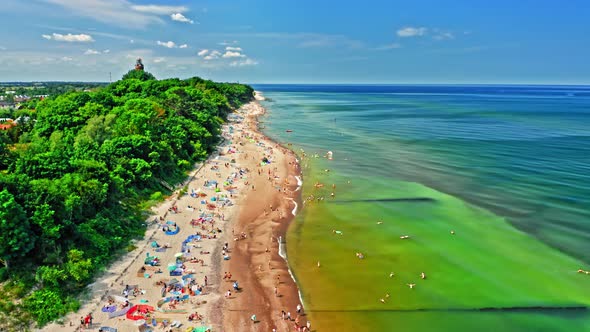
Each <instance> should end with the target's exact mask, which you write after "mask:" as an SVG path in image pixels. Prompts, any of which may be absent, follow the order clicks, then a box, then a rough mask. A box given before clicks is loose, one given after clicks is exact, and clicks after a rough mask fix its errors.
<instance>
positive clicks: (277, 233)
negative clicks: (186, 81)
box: [42, 95, 300, 331]
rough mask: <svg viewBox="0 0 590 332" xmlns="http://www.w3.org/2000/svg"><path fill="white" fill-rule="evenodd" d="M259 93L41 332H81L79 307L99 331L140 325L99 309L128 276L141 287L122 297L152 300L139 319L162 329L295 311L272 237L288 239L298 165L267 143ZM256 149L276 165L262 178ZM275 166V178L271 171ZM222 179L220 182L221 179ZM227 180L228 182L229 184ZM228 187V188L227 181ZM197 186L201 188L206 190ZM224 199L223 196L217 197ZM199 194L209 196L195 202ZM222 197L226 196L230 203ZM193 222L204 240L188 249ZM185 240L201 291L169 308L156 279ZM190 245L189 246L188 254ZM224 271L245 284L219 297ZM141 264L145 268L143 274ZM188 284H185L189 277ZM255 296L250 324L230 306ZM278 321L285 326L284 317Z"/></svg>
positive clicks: (268, 321)
mask: <svg viewBox="0 0 590 332" xmlns="http://www.w3.org/2000/svg"><path fill="white" fill-rule="evenodd" d="M256 99H257V100H255V101H252V102H250V103H248V104H246V105H244V106H242V107H241V108H240V109H239V110H237V111H235V112H234V113H233V116H231V117H230V120H229V121H228V123H227V124H226V125H224V129H223V131H222V136H223V137H224V140H222V142H221V143H220V144H219V146H218V152H217V153H214V154H212V155H211V156H210V157H209V158H208V159H207V160H206V161H205V162H203V163H202V164H200V165H197V167H195V169H194V170H193V171H192V172H191V173H190V174H189V176H188V178H187V181H185V183H183V184H182V185H181V186H179V188H177V189H176V190H175V191H174V193H173V194H172V195H171V196H170V197H169V198H168V199H167V200H166V201H165V202H163V203H161V204H159V205H158V206H155V207H153V208H152V211H153V213H154V215H155V216H156V217H155V218H154V217H151V218H150V219H149V220H147V222H150V221H152V219H153V222H152V223H150V224H151V225H150V226H148V228H147V229H146V233H145V237H144V238H143V239H141V240H138V241H134V245H135V246H136V247H137V249H135V250H134V251H132V252H130V253H128V254H126V255H124V256H123V257H121V258H120V259H118V260H117V261H116V262H114V263H112V264H111V265H110V267H109V268H108V269H107V271H106V272H105V273H103V275H101V276H99V277H98V278H97V279H96V280H95V281H94V282H93V283H92V284H91V285H89V292H88V295H87V296H88V299H86V300H83V303H82V306H81V308H80V310H78V312H75V313H70V314H68V315H67V316H66V317H64V318H62V319H61V320H60V322H61V323H62V324H59V323H52V324H49V325H48V326H46V327H44V328H43V329H42V331H80V330H81V326H80V319H81V318H82V317H81V316H86V315H88V314H89V313H91V314H92V316H93V324H92V326H90V328H85V329H84V330H88V329H89V330H98V329H99V327H102V326H109V327H113V328H117V330H118V331H138V330H140V328H141V324H137V321H133V320H129V319H126V318H125V316H124V315H123V316H120V317H114V318H110V319H109V318H108V317H109V315H108V313H107V312H104V309H105V307H106V306H107V305H108V303H107V300H108V299H113V298H121V295H122V289H123V288H126V287H127V286H126V285H132V286H137V289H138V293H137V296H133V297H132V296H131V295H129V297H128V299H129V301H130V302H131V303H132V304H140V303H142V304H146V305H150V306H152V307H154V309H155V311H154V312H153V313H152V314H151V315H150V317H146V319H145V321H146V323H147V324H150V323H151V321H152V319H155V320H154V322H155V323H157V326H158V327H157V328H161V323H162V322H163V321H166V322H167V323H168V324H170V323H171V322H179V323H180V324H181V325H180V327H177V328H174V329H173V331H185V330H187V328H188V327H192V326H194V327H197V326H199V327H210V328H211V329H212V331H219V330H231V331H240V330H244V331H249V330H260V329H266V330H271V328H270V326H280V325H281V322H279V321H278V320H277V318H279V317H278V315H274V313H275V312H276V311H277V310H278V311H279V312H280V310H281V309H280V308H285V310H286V308H289V309H290V311H292V312H294V311H295V306H296V305H297V304H298V303H299V294H298V288H297V285H296V284H295V282H294V280H292V279H291V278H290V277H289V271H288V264H287V262H286V261H285V260H284V259H283V258H282V257H281V256H280V255H279V253H278V247H279V246H278V245H277V242H276V241H277V239H278V238H279V237H282V238H283V239H284V238H285V233H286V230H287V228H288V225H289V223H290V221H291V220H292V219H293V218H294V215H293V214H292V213H291V212H292V211H294V206H295V204H298V203H297V201H298V200H299V199H300V198H299V197H298V196H299V195H300V192H297V191H296V188H298V186H299V184H300V174H299V171H300V170H299V167H298V164H297V160H296V157H295V155H294V153H293V152H292V151H290V150H288V149H286V148H284V147H282V146H280V145H278V144H277V143H276V142H273V141H272V140H270V138H268V137H266V136H264V135H263V134H261V133H260V131H259V130H258V117H259V116H261V115H263V114H264V112H265V109H264V108H263V107H262V106H261V105H260V103H259V101H260V100H261V99H262V98H261V97H260V96H259V95H257V98H256ZM262 156H268V161H269V163H268V164H266V165H265V166H266V168H264V172H266V171H267V170H268V171H270V168H271V167H274V168H273V170H272V172H270V173H268V178H267V177H266V173H264V174H262V175H261V174H260V173H259V174H258V177H256V174H257V168H259V169H262V168H263V166H261V159H262V158H263V157H262ZM238 174H239V175H238ZM271 174H272V179H270V180H269V178H270V177H271ZM295 176H298V177H299V178H298V179H297V178H295ZM213 179H214V180H213ZM223 179H226V181H225V182H223ZM209 181H213V182H215V188H213V187H210V188H207V187H206V186H204V185H205V184H207V183H209ZM227 181H230V184H229V186H228V182H227ZM201 182H203V183H201ZM211 183H212V182H211ZM221 183H223V184H224V185H223V186H220V187H223V189H222V190H219V188H217V187H218V184H221ZM277 183H278V184H279V185H281V184H282V188H281V189H278V190H277V191H276V192H275V191H274V189H275V188H276V185H277ZM252 186H254V187H252ZM183 187H185V188H187V189H188V192H187V193H185V194H183V195H180V192H181V190H182V188H183ZM228 187H229V188H231V189H230V190H227V189H228ZM253 188H256V189H253ZM195 193H197V194H195ZM200 195H206V197H205V196H204V197H201V196H200ZM230 196H231V198H230ZM213 197H217V200H216V201H213ZM220 198H221V200H223V204H220ZM199 200H201V201H200V202H199ZM205 200H206V202H207V204H204V205H199V203H201V204H203V202H205ZM209 200H211V201H209ZM226 202H231V203H230V204H226ZM293 203H295V204H293ZM271 205H274V207H273V208H272V209H273V210H274V211H270V210H271V208H270V206H271ZM267 206H268V208H267ZM207 208H209V209H210V210H208V209H207ZM261 209H262V210H261ZM266 209H268V211H266ZM197 210H198V211H197ZM267 213H268V214H267ZM203 215H207V216H209V215H210V216H211V217H210V218H209V219H207V220H209V221H208V222H207V224H205V222H202V223H201V224H198V225H197V224H196V220H197V218H199V216H203ZM199 219H202V218H199ZM168 223H169V224H170V225H172V223H174V225H178V227H179V228H178V233H179V234H176V235H174V236H167V235H166V234H165V232H162V231H161V230H162V228H166V227H167V224H168ZM253 225H256V226H255V227H254V226H253ZM199 227H200V228H201V230H199ZM209 228H210V229H209ZM238 229H239V230H240V231H239V232H242V230H244V229H249V230H248V236H247V237H246V239H244V240H240V241H233V238H234V236H235V234H237V233H239V232H236V230H238ZM195 230H197V232H198V233H201V231H202V233H203V234H202V235H203V237H204V239H203V240H200V241H199V242H196V243H188V245H189V246H188V247H189V250H188V252H186V251H184V250H185V245H184V244H185V243H181V242H183V239H184V238H186V237H187V236H191V235H194V233H195ZM205 234H207V235H205ZM211 234H213V235H211ZM268 234H273V235H272V236H274V241H273V238H270V237H269V238H268V239H269V241H268V242H267V243H268V244H266V245H265V244H262V239H261V236H264V237H267V236H268ZM250 235H251V236H250ZM207 237H211V239H208V238H207ZM213 237H214V238H213ZM154 243H157V244H158V245H159V246H163V247H165V246H168V247H169V249H166V250H164V251H163V252H157V251H158V250H160V248H155V247H153V244H154ZM225 243H228V244H229V248H230V249H229V250H228V251H225V250H224V248H223V247H224V244H225ZM191 246H192V248H191ZM260 246H267V247H270V248H268V250H269V251H270V254H271V257H272V258H271V264H272V269H273V273H274V274H273V278H274V275H275V274H278V275H281V276H282V279H283V280H280V284H279V288H280V293H281V296H280V297H275V298H274V299H273V298H272V296H271V295H274V294H273V293H272V287H271V286H270V285H271V284H272V282H273V281H272V278H259V276H257V270H256V269H257V267H256V266H258V265H261V264H258V265H255V264H254V263H261V261H260V260H261V257H260V256H261V255H260V253H259V252H258V251H260V248H259V247H260ZM234 247H235V248H234ZM181 248H183V251H182V254H183V256H182V260H185V262H184V263H185V264H183V267H184V266H185V265H186V269H185V270H184V271H185V272H186V273H187V274H188V273H190V272H192V273H191V279H189V280H193V279H194V280H195V282H193V283H194V284H195V286H193V287H197V286H198V287H200V288H201V289H202V293H201V294H200V295H197V296H191V297H190V298H189V299H188V300H187V301H182V302H181V303H179V304H178V308H177V307H174V308H175V309H174V310H173V309H170V308H168V307H167V304H162V305H161V302H162V301H161V299H162V296H161V295H160V291H159V290H160V287H159V286H158V285H156V283H160V282H170V281H171V279H172V276H168V273H166V272H167V271H166V264H167V263H168V262H171V261H172V262H173V261H174V260H175V256H173V254H174V253H175V252H179V251H180V250H181ZM156 249H158V250H156ZM190 249H192V250H193V252H192V253H190ZM197 250H199V252H198V253H197V254H198V255H195V254H194V253H195V252H196V251H197ZM263 250H264V249H263ZM263 253H264V254H268V253H266V252H263ZM179 254H180V253H177V254H174V255H179ZM150 255H155V256H158V258H159V259H160V261H161V265H160V266H158V267H151V266H146V265H145V264H144V257H146V256H150ZM224 255H225V256H227V257H224ZM189 257H190V258H192V259H194V260H196V262H197V264H192V263H194V262H192V261H189ZM226 258H227V259H226ZM177 262H178V261H177ZM198 262H200V266H199V264H198ZM266 267H267V266H265V268H266ZM258 269H260V267H258ZM157 270H160V271H163V272H164V273H157V272H159V271H157ZM225 270H230V271H232V272H233V273H234V276H235V277H234V278H232V280H238V281H239V285H240V289H241V290H240V291H239V292H237V293H236V294H235V296H233V297H231V298H230V299H226V298H225V297H224V292H225V291H227V289H228V288H229V289H231V287H232V283H231V282H230V283H227V282H223V281H222V272H225ZM139 271H142V273H143V276H141V275H140V274H141V273H140V272H139ZM269 275H270V274H269ZM178 278H179V279H180V277H178ZM204 279H207V281H204ZM263 279H268V280H263ZM269 287H270V288H269ZM186 290H187V292H190V290H189V287H188V286H187V287H186ZM232 290H233V289H232ZM183 293H184V288H183ZM252 301H255V302H252ZM253 303H257V304H260V305H261V306H260V308H264V309H257V310H256V312H253V313H252V314H256V315H257V318H258V321H259V322H257V323H255V324H256V325H254V327H253V326H252V324H253V323H252V322H247V323H249V324H244V320H245V319H247V320H249V319H250V315H251V314H248V315H246V316H247V317H246V316H245V315H243V314H242V313H240V311H236V308H241V307H243V306H247V307H249V308H251V307H252V306H251V305H252V304H253ZM117 305H121V303H117ZM291 307H292V308H291ZM195 312H198V313H199V315H201V316H203V318H202V319H200V320H198V321H192V322H191V321H188V318H187V317H188V315H189V314H192V313H195ZM271 313H272V314H271ZM140 322H141V321H140ZM282 323H283V325H285V326H286V325H287V323H286V322H282ZM168 327H169V325H168ZM267 327H268V328H267ZM167 330H168V329H167ZM281 330H282V329H281Z"/></svg>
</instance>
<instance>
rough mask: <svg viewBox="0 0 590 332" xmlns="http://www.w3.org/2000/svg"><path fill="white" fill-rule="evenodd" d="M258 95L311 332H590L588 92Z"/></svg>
mask: <svg viewBox="0 0 590 332" xmlns="http://www.w3.org/2000/svg"><path fill="white" fill-rule="evenodd" d="M254 88H255V89H256V90H259V91H261V92H262V93H263V95H264V96H265V97H266V98H267V101H264V102H263V105H264V106H265V107H266V109H267V114H266V115H265V116H264V117H262V118H261V119H260V120H261V122H260V127H261V130H262V131H263V132H264V133H265V134H267V135H268V136H270V137H271V138H273V139H275V140H276V141H278V142H280V143H281V144H284V145H285V146H288V147H290V148H291V149H292V150H293V151H295V152H296V153H297V155H298V158H299V161H300V165H301V167H302V177H303V188H302V193H301V203H300V205H301V206H300V207H299V209H298V212H297V216H296V218H295V219H294V221H293V222H292V224H291V225H290V228H289V231H288V234H287V236H286V249H287V257H288V262H289V266H290V268H291V270H292V272H293V275H294V276H295V278H296V281H297V283H298V285H299V287H300V292H301V297H302V300H303V304H304V307H305V310H306V316H305V317H303V318H302V319H305V320H309V321H310V322H311V323H312V330H317V331H464V330H476V331H495V332H496V331H571V330H579V331H590V310H589V309H588V307H589V306H590V86H549V85H530V86H529V85H526V86H525V85H254ZM330 156H331V158H329V157H330ZM586 271H589V272H588V274H586V273H585V272H586ZM291 311H293V310H291Z"/></svg>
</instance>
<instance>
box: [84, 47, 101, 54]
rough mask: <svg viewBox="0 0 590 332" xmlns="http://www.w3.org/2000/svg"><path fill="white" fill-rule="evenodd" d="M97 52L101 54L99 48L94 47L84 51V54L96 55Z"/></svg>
mask: <svg viewBox="0 0 590 332" xmlns="http://www.w3.org/2000/svg"><path fill="white" fill-rule="evenodd" d="M95 54H100V52H99V51H97V50H93V49H90V48H89V49H87V50H86V52H84V55H95Z"/></svg>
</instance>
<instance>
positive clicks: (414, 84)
mask: <svg viewBox="0 0 590 332" xmlns="http://www.w3.org/2000/svg"><path fill="white" fill-rule="evenodd" d="M193 77H194V76H193ZM197 77H200V76H197ZM170 78H176V77H169V78H164V79H170ZM189 78H190V77H189ZM201 78H202V79H207V80H211V81H216V82H229V83H232V82H231V81H223V80H213V79H209V78H203V77H201ZM114 82H117V81H113V82H107V81H75V80H74V81H60V80H55V81H52V80H50V81H43V80H38V81H37V80H31V81H0V84H8V83H98V84H110V83H114ZM233 83H241V84H247V85H314V86H361V85H364V86H570V87H573V86H575V87H590V82H589V83H473V82H470V83H399V82H398V83H385V82H377V83H366V82H362V83H359V82H357V83H355V82H345V83H302V82H296V83H292V82H291V83H289V82H274V83H265V82H256V83H246V82H240V81H235V82H233Z"/></svg>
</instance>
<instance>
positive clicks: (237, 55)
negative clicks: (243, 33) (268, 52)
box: [222, 51, 245, 58]
mask: <svg viewBox="0 0 590 332" xmlns="http://www.w3.org/2000/svg"><path fill="white" fill-rule="evenodd" d="M222 57H224V58H243V57H245V55H244V54H242V53H240V52H234V51H226V52H225V53H224V54H223V55H222Z"/></svg>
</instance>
